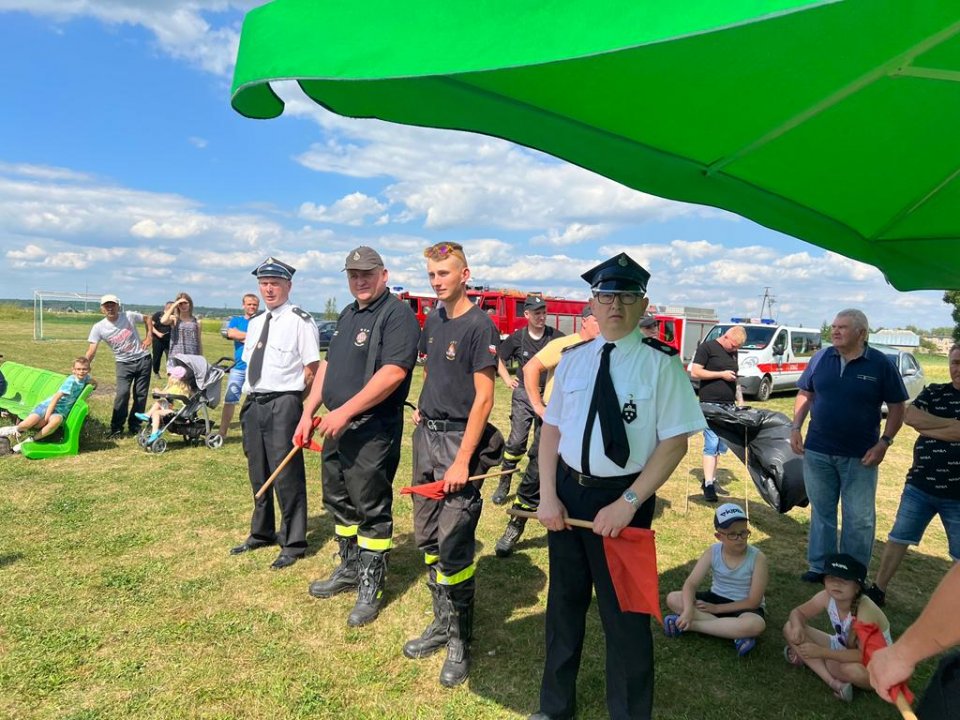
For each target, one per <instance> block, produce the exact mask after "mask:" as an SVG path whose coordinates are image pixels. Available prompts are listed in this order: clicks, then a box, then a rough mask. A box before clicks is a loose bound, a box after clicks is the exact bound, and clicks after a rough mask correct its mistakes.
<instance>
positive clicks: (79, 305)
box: [33, 290, 100, 340]
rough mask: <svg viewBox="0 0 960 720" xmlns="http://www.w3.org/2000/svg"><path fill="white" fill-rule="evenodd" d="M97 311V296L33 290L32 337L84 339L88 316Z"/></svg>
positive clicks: (89, 317) (98, 301)
mask: <svg viewBox="0 0 960 720" xmlns="http://www.w3.org/2000/svg"><path fill="white" fill-rule="evenodd" d="M99 314H100V296H99V295H96V294H91V293H76V292H56V291H53V290H34V291H33V339H34V340H81V339H86V337H87V333H88V332H89V330H90V324H91V319H96V318H98V317H99Z"/></svg>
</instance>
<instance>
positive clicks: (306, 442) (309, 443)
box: [293, 415, 323, 452]
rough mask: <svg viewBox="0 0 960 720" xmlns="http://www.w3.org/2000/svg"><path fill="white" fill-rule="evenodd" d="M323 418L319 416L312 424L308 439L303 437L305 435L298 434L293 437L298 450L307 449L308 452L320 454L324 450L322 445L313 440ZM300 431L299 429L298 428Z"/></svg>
mask: <svg viewBox="0 0 960 720" xmlns="http://www.w3.org/2000/svg"><path fill="white" fill-rule="evenodd" d="M322 420H323V418H322V417H321V416H320V415H317V416H316V417H315V418H313V420H312V421H311V422H310V431H309V432H308V433H307V437H306V439H304V437H303V433H300V432H296V433H294V435H293V445H294V447H298V448H307V449H308V450H313V451H314V452H320V451H321V450H323V446H322V445H320V443H318V442H317V441H316V440H314V439H313V434H314V433H315V432H316V431H317V427H318V426H319V425H320V422H321V421H322ZM298 429H299V428H298Z"/></svg>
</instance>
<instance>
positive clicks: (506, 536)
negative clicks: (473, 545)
mask: <svg viewBox="0 0 960 720" xmlns="http://www.w3.org/2000/svg"><path fill="white" fill-rule="evenodd" d="M526 526H527V519H526V518H521V517H512V518H510V522H508V523H507V527H506V529H505V530H504V531H503V535H501V536H500V539H499V540H497V544H496V547H494V550H495V551H496V553H497V557H501V558H505V557H510V556H511V555H513V547H514V545H516V544H517V541H518V540H519V539H520V536H521V535H523V529H524V528H525V527H526Z"/></svg>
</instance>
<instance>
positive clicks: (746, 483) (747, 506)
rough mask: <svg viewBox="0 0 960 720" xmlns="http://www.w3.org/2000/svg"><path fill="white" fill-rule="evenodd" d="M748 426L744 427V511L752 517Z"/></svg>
mask: <svg viewBox="0 0 960 720" xmlns="http://www.w3.org/2000/svg"><path fill="white" fill-rule="evenodd" d="M747 441H748V438H747V426H746V425H744V426H743V466H744V467H745V468H746V470H747V475H746V477H745V478H744V479H743V511H744V512H745V513H746V514H747V517H750V446H749V445H748V444H747Z"/></svg>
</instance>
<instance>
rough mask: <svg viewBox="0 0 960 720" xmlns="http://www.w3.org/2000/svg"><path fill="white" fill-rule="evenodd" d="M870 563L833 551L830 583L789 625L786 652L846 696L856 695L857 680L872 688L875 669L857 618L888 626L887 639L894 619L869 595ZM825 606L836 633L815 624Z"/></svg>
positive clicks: (829, 563) (827, 580)
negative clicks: (863, 648) (866, 659)
mask: <svg viewBox="0 0 960 720" xmlns="http://www.w3.org/2000/svg"><path fill="white" fill-rule="evenodd" d="M866 579H867V568H866V567H864V565H863V563H861V562H858V561H857V560H856V559H854V558H853V557H852V556H850V555H846V554H843V553H841V554H839V555H830V556H829V557H827V561H826V567H825V568H824V578H823V587H824V589H823V590H821V591H820V592H818V593H817V594H816V595H814V596H813V597H812V598H810V599H809V600H807V602H805V603H804V604H803V605H801V606H800V607H797V608H794V609H793V610H792V611H790V619H789V620H788V621H787V624H786V625H784V626H783V637H784V638H786V641H787V646H786V647H785V648H784V649H783V656H784V657H785V658H786V660H787V662H788V663H790V664H791V665H796V666H798V667H801V666H803V665H806V666H807V667H808V668H810V669H811V670H813V672H815V673H816V674H817V675H818V676H819V677H820V679H821V680H823V681H824V682H825V683H826V684H827V685H829V686H830V689H831V690H833V694H834V695H835V696H836V697H837V698H838V699H840V700H843V701H845V702H850V701H851V700H853V686H854V685H856V686H857V687H859V688H863V689H864V690H869V689H870V675H869V673H867V669H866V668H865V667H864V666H863V663H862V661H861V655H860V650H859V649H858V642H857V634H856V632H855V631H854V629H853V624H854V622H858V621H859V622H862V623H874V624H876V625H877V626H878V627H879V628H880V630H881V631H882V632H883V635H884V637H885V638H886V639H887V644H890V643H891V642H892V640H891V638H890V623H889V622H888V621H887V618H886V616H885V615H884V614H883V611H882V610H880V608H878V607H877V606H876V605H875V604H874V602H873V600H871V599H870V598H869V597H868V596H867V595H864V593H863V589H864V582H865V581H866ZM822 612H825V613H827V616H828V617H829V619H830V626H831V629H832V633H825V632H823V631H822V630H817V629H816V628H814V627H811V626H810V625H809V622H810V620H811V619H812V618H813V617H814V616H815V615H818V614H820V613H822Z"/></svg>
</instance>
